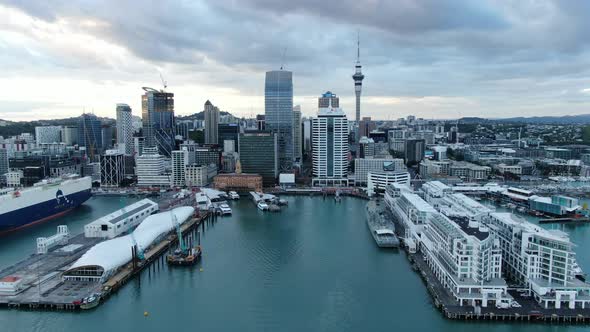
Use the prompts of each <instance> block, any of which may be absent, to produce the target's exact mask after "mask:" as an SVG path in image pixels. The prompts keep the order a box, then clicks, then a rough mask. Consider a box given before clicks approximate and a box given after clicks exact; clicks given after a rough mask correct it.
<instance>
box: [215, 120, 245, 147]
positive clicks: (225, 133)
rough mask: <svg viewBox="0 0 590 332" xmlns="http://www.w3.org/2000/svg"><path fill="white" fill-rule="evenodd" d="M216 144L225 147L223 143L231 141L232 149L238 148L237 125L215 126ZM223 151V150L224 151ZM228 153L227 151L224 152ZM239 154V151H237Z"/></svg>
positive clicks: (238, 134)
mask: <svg viewBox="0 0 590 332" xmlns="http://www.w3.org/2000/svg"><path fill="white" fill-rule="evenodd" d="M217 132H218V134H217V143H218V144H219V145H222V146H223V147H225V141H233V142H234V147H235V148H238V139H239V136H240V126H239V125H238V124H237V123H220V124H219V125H218V126H217ZM224 151H225V150H224ZM225 152H228V151H225ZM237 152H239V151H237Z"/></svg>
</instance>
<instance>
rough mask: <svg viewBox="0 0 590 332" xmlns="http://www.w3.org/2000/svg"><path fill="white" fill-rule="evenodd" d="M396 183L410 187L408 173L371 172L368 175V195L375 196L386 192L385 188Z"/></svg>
mask: <svg viewBox="0 0 590 332" xmlns="http://www.w3.org/2000/svg"><path fill="white" fill-rule="evenodd" d="M394 183H399V184H404V185H407V186H409V185H410V173H408V172H384V171H370V172H369V173H368V175H367V195H369V196H373V195H375V194H376V193H377V192H381V193H383V192H385V188H386V187H387V186H388V185H390V184H394Z"/></svg>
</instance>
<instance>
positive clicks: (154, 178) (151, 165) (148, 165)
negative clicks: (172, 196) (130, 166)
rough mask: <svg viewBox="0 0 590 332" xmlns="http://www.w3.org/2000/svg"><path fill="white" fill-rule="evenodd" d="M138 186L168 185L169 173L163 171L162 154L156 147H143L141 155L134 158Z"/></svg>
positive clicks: (163, 161)
mask: <svg viewBox="0 0 590 332" xmlns="http://www.w3.org/2000/svg"><path fill="white" fill-rule="evenodd" d="M135 167H136V170H135V173H136V175H137V185H138V186H156V187H158V186H162V187H166V186H170V180H171V179H170V174H166V173H165V160H164V156H162V155H160V154H158V152H157V148H144V151H143V155H141V156H139V157H137V159H136V160H135Z"/></svg>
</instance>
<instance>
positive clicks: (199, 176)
mask: <svg viewBox="0 0 590 332" xmlns="http://www.w3.org/2000/svg"><path fill="white" fill-rule="evenodd" d="M215 175H217V166H216V165H215V164H210V165H208V166H207V165H198V164H190V165H186V167H185V181H186V186H187V187H204V186H206V185H208V184H209V183H211V181H212V179H213V178H214V177H215Z"/></svg>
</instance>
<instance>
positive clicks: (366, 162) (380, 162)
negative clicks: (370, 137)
mask: <svg viewBox="0 0 590 332" xmlns="http://www.w3.org/2000/svg"><path fill="white" fill-rule="evenodd" d="M406 170H407V168H406V165H405V164H404V160H403V159H399V158H396V159H393V158H357V159H355V160H354V182H355V185H357V186H360V185H364V184H366V183H367V175H368V174H369V172H371V171H374V172H375V171H400V172H401V171H406Z"/></svg>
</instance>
